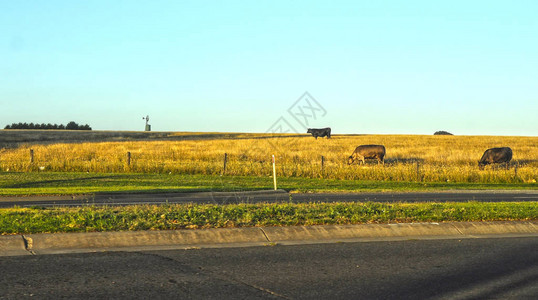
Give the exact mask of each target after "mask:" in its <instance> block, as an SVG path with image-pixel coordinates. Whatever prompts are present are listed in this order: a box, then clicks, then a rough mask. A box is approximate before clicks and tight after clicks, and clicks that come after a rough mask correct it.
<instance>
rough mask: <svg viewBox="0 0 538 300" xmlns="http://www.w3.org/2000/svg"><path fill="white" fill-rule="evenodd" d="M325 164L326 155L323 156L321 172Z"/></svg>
mask: <svg viewBox="0 0 538 300" xmlns="http://www.w3.org/2000/svg"><path fill="white" fill-rule="evenodd" d="M324 166H325V156H323V155H322V156H321V172H322V173H323V168H324Z"/></svg>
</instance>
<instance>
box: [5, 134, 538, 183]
mask: <svg viewBox="0 0 538 300" xmlns="http://www.w3.org/2000/svg"><path fill="white" fill-rule="evenodd" d="M6 132H8V133H9V134H11V135H13V134H14V132H15V133H16V132H17V131H7V130H4V131H3V132H1V131H0V138H1V137H2V134H5V133H6ZM26 132H28V131H19V134H18V136H19V139H20V140H19V141H18V142H17V143H16V144H15V143H14V145H16V146H12V147H7V148H2V149H0V168H1V171H4V172H5V171H11V172H39V171H49V172H50V171H52V172H99V173H103V172H111V173H174V174H202V175H219V174H222V173H223V167H224V156H225V153H226V154H227V164H226V174H227V175H238V176H239V175H241V176H243V175H246V176H269V175H270V174H271V170H272V166H271V155H273V154H274V155H275V157H276V162H277V172H278V174H279V176H284V177H306V178H331V179H352V180H381V181H424V182H477V183H514V182H525V183H535V182H536V181H538V151H537V150H538V137H509V136H425V135H334V136H333V137H332V138H331V139H326V138H323V139H317V140H315V139H314V138H312V137H311V136H308V135H278V136H275V135H268V134H247V133H226V134H225V133H182V132H176V133H151V134H150V133H147V135H139V134H137V135H136V136H135V137H129V134H123V135H122V134H121V133H118V132H110V134H108V135H107V134H106V133H107V132H104V133H103V132H95V133H92V134H94V135H98V137H97V138H95V139H93V140H92V141H91V142H80V141H78V140H77V139H75V138H72V139H70V138H69V136H70V135H71V136H74V135H77V134H79V133H77V132H70V133H65V132H62V133H61V134H60V135H58V137H59V138H56V139H55V138H53V137H51V136H52V135H55V134H56V133H54V132H50V131H49V132H42V133H41V135H43V136H44V138H43V139H44V140H46V143H44V144H39V141H37V142H36V141H35V139H38V138H36V137H35V134H36V133H35V132H32V133H31V134H33V137H34V141H33V142H32V144H25V143H22V142H21V141H22V140H23V138H24V137H23V136H24V134H25V133H26ZM99 133H100V136H105V137H106V136H110V135H113V136H114V137H113V138H112V140H117V141H105V142H100V140H110V138H109V139H106V138H103V137H100V136H99ZM28 134H30V133H28ZM85 134H88V133H85ZM131 135H133V133H131ZM130 139H131V140H130ZM135 139H136V140H135ZM140 139H143V140H140ZM71 140H77V142H74V143H73V142H70V141H71ZM362 144H382V145H385V147H386V149H387V155H386V157H385V165H378V164H377V162H376V161H369V162H367V164H366V165H360V166H358V165H351V166H349V165H347V157H348V156H349V155H351V153H352V152H353V150H354V149H355V147H356V146H358V145H362ZM500 146H508V147H511V148H512V150H513V152H514V156H513V160H512V162H511V164H510V169H509V170H505V169H504V168H500V167H495V166H493V167H491V166H488V167H486V170H483V171H480V170H479V169H478V166H477V161H478V160H479V159H480V157H481V156H482V154H483V152H484V151H485V150H486V149H488V148H492V147H500ZM30 149H32V150H33V153H34V161H33V163H32V162H31V161H30ZM128 152H129V153H131V160H130V164H128V159H127V153H128ZM322 156H323V157H324V163H323V168H322V159H321V157H322Z"/></svg>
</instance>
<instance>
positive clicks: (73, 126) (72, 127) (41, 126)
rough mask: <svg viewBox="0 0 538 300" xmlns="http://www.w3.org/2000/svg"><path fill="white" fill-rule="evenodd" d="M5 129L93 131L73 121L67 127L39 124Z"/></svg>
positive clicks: (20, 123)
mask: <svg viewBox="0 0 538 300" xmlns="http://www.w3.org/2000/svg"><path fill="white" fill-rule="evenodd" d="M4 129H41V130H48V129H50V130H92V128H91V127H90V125H88V124H86V125H79V124H77V123H76V122H74V121H71V122H69V123H67V125H63V124H60V125H58V124H51V123H48V124H45V123H42V124H39V123H22V122H19V123H13V124H11V125H6V127H4Z"/></svg>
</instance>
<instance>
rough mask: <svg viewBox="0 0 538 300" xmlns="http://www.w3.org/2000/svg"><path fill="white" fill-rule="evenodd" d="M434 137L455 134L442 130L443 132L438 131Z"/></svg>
mask: <svg viewBox="0 0 538 300" xmlns="http://www.w3.org/2000/svg"><path fill="white" fill-rule="evenodd" d="M433 135H453V134H452V133H450V132H448V131H444V130H441V131H436V132H435V133H434V134H433Z"/></svg>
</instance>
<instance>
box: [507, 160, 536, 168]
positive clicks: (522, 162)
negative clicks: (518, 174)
mask: <svg viewBox="0 0 538 300" xmlns="http://www.w3.org/2000/svg"><path fill="white" fill-rule="evenodd" d="M533 164H538V160H537V159H517V160H512V162H510V165H514V166H518V167H523V166H527V165H533Z"/></svg>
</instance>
